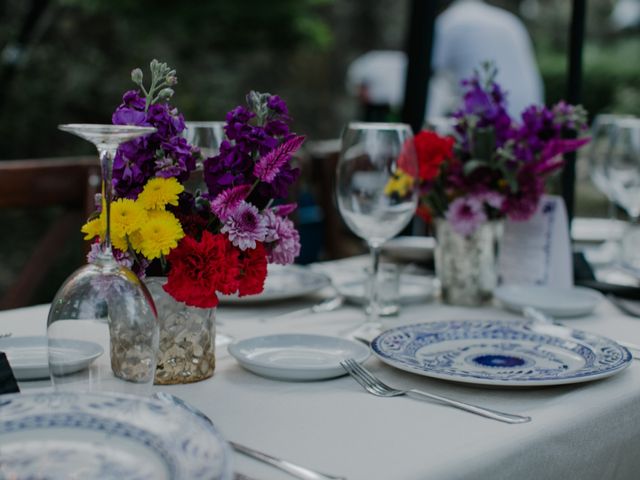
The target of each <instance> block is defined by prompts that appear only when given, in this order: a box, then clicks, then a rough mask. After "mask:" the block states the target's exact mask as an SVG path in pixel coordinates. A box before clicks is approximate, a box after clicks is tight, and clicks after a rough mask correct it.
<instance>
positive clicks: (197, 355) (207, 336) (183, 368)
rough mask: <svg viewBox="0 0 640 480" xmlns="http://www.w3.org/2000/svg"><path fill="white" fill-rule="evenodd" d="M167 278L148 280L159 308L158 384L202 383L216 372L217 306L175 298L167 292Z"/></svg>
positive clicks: (156, 382)
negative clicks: (189, 302)
mask: <svg viewBox="0 0 640 480" xmlns="http://www.w3.org/2000/svg"><path fill="white" fill-rule="evenodd" d="M166 281H167V279H166V278H165V277H148V278H147V279H146V280H145V283H146V284H147V287H148V288H149V291H150V292H151V295H152V296H153V300H154V302H155V304H156V308H157V310H158V322H159V324H160V344H159V348H158V363H157V366H156V376H155V384H156V385H171V384H178V383H192V382H199V381H200V380H204V379H206V378H209V377H211V376H212V375H213V371H214V369H215V365H216V359H215V344H216V342H215V338H216V325H215V308H198V307H192V306H189V305H186V304H185V303H183V302H179V301H177V300H175V299H174V298H173V297H172V296H171V295H169V294H168V293H167V292H165V291H164V289H163V288H162V286H163V285H164V284H165V283H166Z"/></svg>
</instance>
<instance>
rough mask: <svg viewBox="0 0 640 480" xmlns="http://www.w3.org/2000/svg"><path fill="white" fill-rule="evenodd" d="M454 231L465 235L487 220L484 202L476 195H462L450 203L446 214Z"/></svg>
mask: <svg viewBox="0 0 640 480" xmlns="http://www.w3.org/2000/svg"><path fill="white" fill-rule="evenodd" d="M445 217H446V219H447V220H449V222H450V223H451V227H452V228H453V230H454V231H456V232H457V233H459V234H460V235H463V236H465V237H467V236H469V235H471V234H472V233H473V232H475V231H476V229H477V228H478V227H479V226H480V225H482V224H483V223H484V222H486V221H487V214H486V213H485V211H484V204H483V203H482V202H481V201H479V200H478V199H477V198H475V197H460V198H457V199H455V200H454V201H453V202H451V205H449V209H448V210H447V213H446V215H445Z"/></svg>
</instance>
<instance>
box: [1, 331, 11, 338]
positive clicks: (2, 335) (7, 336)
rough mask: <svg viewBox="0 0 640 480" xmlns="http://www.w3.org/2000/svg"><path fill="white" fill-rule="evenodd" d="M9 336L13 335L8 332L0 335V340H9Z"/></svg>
mask: <svg viewBox="0 0 640 480" xmlns="http://www.w3.org/2000/svg"><path fill="white" fill-rule="evenodd" d="M11 335H13V334H12V333H11V332H9V333H0V338H9V337H10V336H11Z"/></svg>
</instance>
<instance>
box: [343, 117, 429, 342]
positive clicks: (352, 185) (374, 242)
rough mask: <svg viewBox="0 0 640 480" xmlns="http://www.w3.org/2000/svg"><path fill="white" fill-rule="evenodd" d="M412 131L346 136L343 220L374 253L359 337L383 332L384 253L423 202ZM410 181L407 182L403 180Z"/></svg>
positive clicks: (353, 128) (354, 127)
mask: <svg viewBox="0 0 640 480" xmlns="http://www.w3.org/2000/svg"><path fill="white" fill-rule="evenodd" d="M412 137H413V134H412V132H411V127H409V126H408V125H405V124H401V123H363V122H354V123H350V124H349V125H348V126H347V128H346V129H345V130H344V132H343V135H342V148H341V151H340V158H339V160H338V166H337V177H336V194H337V199H338V208H339V210H340V214H341V215H342V218H343V219H344V221H345V223H346V224H347V226H348V227H349V228H350V229H351V231H352V232H353V233H355V234H356V235H357V236H359V237H360V238H362V239H363V240H365V241H366V242H367V245H368V247H369V251H370V253H371V268H370V269H369V284H368V306H367V307H366V309H365V312H366V321H365V323H364V324H362V325H361V326H359V327H357V329H356V332H355V333H354V335H355V334H358V335H363V336H365V337H366V336H369V335H370V334H373V333H375V332H376V330H377V329H379V328H380V322H379V316H380V313H381V307H380V292H379V288H378V285H379V282H378V276H379V263H380V249H381V247H382V244H383V243H385V242H386V241H387V240H389V239H391V238H392V237H395V236H396V235H397V234H398V233H400V232H401V231H402V229H403V228H404V227H406V226H407V224H408V223H409V222H410V221H411V219H412V218H413V215H414V213H415V209H416V206H417V202H418V191H417V182H416V181H414V180H413V178H415V176H416V175H417V172H418V164H417V157H416V152H415V148H414V146H413V138H412ZM401 178H404V179H405V180H408V181H405V182H402V181H400V180H399V179H401ZM394 183H396V184H397V185H403V188H401V189H393V188H390V186H391V185H393V184H394Z"/></svg>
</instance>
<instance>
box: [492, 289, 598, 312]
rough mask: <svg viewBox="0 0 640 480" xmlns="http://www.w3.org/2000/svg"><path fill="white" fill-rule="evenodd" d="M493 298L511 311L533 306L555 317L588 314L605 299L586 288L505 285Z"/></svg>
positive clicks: (495, 291)
mask: <svg viewBox="0 0 640 480" xmlns="http://www.w3.org/2000/svg"><path fill="white" fill-rule="evenodd" d="M493 295H494V296H495V297H496V298H497V299H498V300H500V301H501V302H502V304H503V305H504V306H505V307H506V308H507V309H509V310H514V311H517V312H520V311H522V309H523V308H524V307H534V308H537V309H538V310H540V311H542V312H544V313H546V314H547V315H551V316H553V317H580V316H583V315H588V314H590V313H591V312H592V311H593V310H594V308H595V307H596V305H597V304H598V303H599V302H600V300H602V294H600V293H599V292H597V291H596V290H592V289H590V288H584V287H571V288H558V287H545V286H539V285H502V286H500V287H498V288H496V289H495V290H494V292H493Z"/></svg>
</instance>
